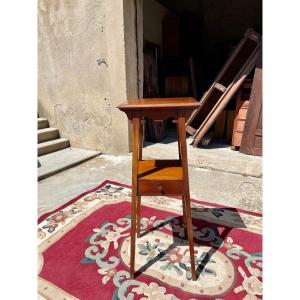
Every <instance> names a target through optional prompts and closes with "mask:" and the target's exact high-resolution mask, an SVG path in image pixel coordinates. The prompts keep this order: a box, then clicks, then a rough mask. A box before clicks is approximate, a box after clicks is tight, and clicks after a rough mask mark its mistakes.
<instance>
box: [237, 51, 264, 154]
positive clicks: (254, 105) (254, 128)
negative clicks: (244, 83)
mask: <svg viewBox="0 0 300 300" xmlns="http://www.w3.org/2000/svg"><path fill="white" fill-rule="evenodd" d="M240 152H242V153H245V154H250V155H259V156H261V155H262V54H261V53H260V56H259V58H258V61H257V65H256V68H255V73H254V79H253V85H252V89H251V95H250V103H249V109H248V114H247V119H246V123H245V129H244V135H243V139H242V143H241V148H240Z"/></svg>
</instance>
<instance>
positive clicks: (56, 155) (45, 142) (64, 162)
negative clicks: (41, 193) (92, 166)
mask: <svg viewBox="0 0 300 300" xmlns="http://www.w3.org/2000/svg"><path fill="white" fill-rule="evenodd" d="M98 155H100V152H99V151H94V150H87V149H81V148H73V147H71V146H70V142H69V140H68V139H64V138H61V137H60V135H59V130H58V129H57V128H52V127H49V122H48V120H47V119H46V118H40V117H39V115H38V181H40V180H43V179H46V178H47V177H50V176H53V175H55V174H57V173H59V172H62V171H65V170H67V169H69V168H72V167H75V166H77V165H79V164H81V163H83V162H85V161H87V160H89V159H92V158H94V157H96V156H98Z"/></svg>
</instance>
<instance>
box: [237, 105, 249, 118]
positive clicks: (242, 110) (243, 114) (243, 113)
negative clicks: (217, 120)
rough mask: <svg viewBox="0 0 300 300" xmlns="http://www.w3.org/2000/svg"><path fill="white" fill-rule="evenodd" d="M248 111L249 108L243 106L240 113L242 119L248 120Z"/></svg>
mask: <svg viewBox="0 0 300 300" xmlns="http://www.w3.org/2000/svg"><path fill="white" fill-rule="evenodd" d="M247 111H248V108H243V107H242V108H241V109H240V110H239V113H238V118H239V119H242V120H246V118H247Z"/></svg>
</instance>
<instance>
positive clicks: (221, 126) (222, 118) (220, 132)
mask: <svg viewBox="0 0 300 300" xmlns="http://www.w3.org/2000/svg"><path fill="white" fill-rule="evenodd" d="M225 124H226V111H222V113H221V114H220V115H219V117H218V118H217V120H216V123H215V131H214V132H215V135H214V136H215V138H219V139H222V138H224V133H225Z"/></svg>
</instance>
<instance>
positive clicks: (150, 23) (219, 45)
mask: <svg viewBox="0 0 300 300" xmlns="http://www.w3.org/2000/svg"><path fill="white" fill-rule="evenodd" d="M248 28H252V29H253V30H254V31H256V32H257V33H259V34H262V1H261V0H244V1H239V0H231V1H228V0H185V1H180V0H147V1H143V62H144V82H143V97H144V98H156V97H194V98H196V99H197V100H200V99H201V97H202V96H203V94H204V93H205V92H206V90H207V89H208V87H209V86H210V85H211V84H212V82H213V80H214V78H215V77H216V75H217V74H218V72H219V71H220V70H221V68H222V66H223V65H224V63H225V62H226V60H227V59H228V58H229V56H230V54H231V53H232V51H233V50H234V49H235V47H236V46H237V44H238V43H239V41H240V40H241V39H242V37H243V35H244V33H245V31H246V30H247V29H248ZM253 75H254V70H253V72H251V73H250V75H249V76H248V78H247V80H246V82H245V85H244V86H243V88H242V89H241V90H242V91H243V93H242V94H241V92H240V93H239V92H238V93H236V95H235V96H234V97H232V99H231V100H230V102H229V103H228V104H227V106H226V108H225V110H224V111H223V112H222V114H221V115H220V116H219V117H218V119H217V120H216V122H215V123H214V125H213V126H212V128H211V129H210V131H209V132H208V134H207V136H206V137H205V138H203V140H202V141H201V144H200V147H206V148H208V149H210V148H214V147H228V145H230V144H231V141H232V138H233V131H234V130H233V124H234V119H235V116H236V107H237V97H240V98H241V99H242V98H243V100H246V98H247V97H248V98H249V95H250V91H251V82H252V80H253ZM238 94H239V95H238ZM145 129H146V131H145V139H146V141H149V142H163V143H164V142H167V141H168V138H172V137H173V136H175V135H176V124H174V122H173V121H172V120H166V121H151V120H146V128H145Z"/></svg>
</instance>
